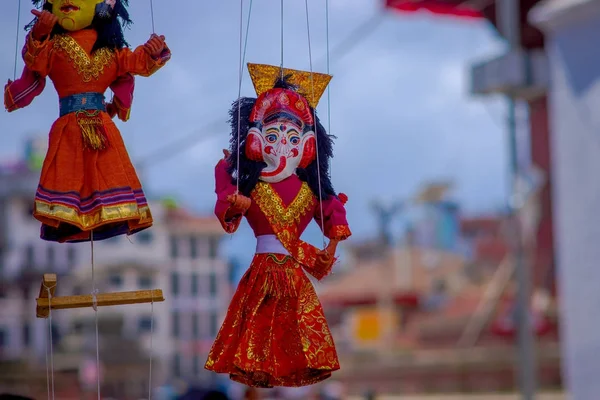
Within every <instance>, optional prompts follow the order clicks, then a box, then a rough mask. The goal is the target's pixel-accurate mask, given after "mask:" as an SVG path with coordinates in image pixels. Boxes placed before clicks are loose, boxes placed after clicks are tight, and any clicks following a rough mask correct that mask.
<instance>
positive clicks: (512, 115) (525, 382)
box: [496, 0, 537, 400]
mask: <svg viewBox="0 0 600 400" xmlns="http://www.w3.org/2000/svg"><path fill="white" fill-rule="evenodd" d="M520 6H521V4H520V0H496V23H497V26H498V28H499V30H500V32H501V33H502V34H503V35H504V37H505V38H506V40H507V41H508V44H509V51H511V52H519V51H520V50H521V18H520V14H521V9H520ZM522 68H525V66H524V65H523V66H522ZM507 125H508V134H509V146H510V147H509V151H510V166H511V178H512V179H511V194H512V196H511V199H510V208H511V226H512V228H513V229H512V232H511V234H512V236H513V240H514V246H513V251H514V262H515V269H516V277H517V333H518V355H519V362H518V367H519V383H520V386H521V395H522V398H523V400H533V399H534V398H535V392H536V386H537V384H536V362H535V348H534V346H535V341H534V337H533V334H534V333H533V325H532V323H531V318H530V312H529V311H530V301H529V299H530V295H531V287H530V286H531V282H530V280H531V277H530V271H529V266H528V265H527V264H526V263H525V257H524V246H523V237H522V233H521V227H520V223H519V218H518V214H519V208H520V207H521V203H522V200H523V199H522V198H521V197H522V195H523V194H522V193H517V191H516V188H515V183H516V180H517V177H518V176H519V162H518V143H517V124H516V102H515V96H514V95H513V94H509V95H508V118H507Z"/></svg>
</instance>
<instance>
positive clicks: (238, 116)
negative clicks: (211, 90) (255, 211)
mask: <svg viewBox="0 0 600 400" xmlns="http://www.w3.org/2000/svg"><path fill="white" fill-rule="evenodd" d="M243 25H244V0H240V65H239V71H238V97H237V102H238V110H237V143H238V148H237V151H236V152H235V153H236V157H237V164H236V169H237V173H236V175H237V177H236V180H235V193H236V194H237V193H239V191H240V129H241V127H240V118H241V114H242V102H241V98H240V97H241V96H242V72H243V70H244V64H243V61H242V57H243V50H242V36H243V30H244V26H243Z"/></svg>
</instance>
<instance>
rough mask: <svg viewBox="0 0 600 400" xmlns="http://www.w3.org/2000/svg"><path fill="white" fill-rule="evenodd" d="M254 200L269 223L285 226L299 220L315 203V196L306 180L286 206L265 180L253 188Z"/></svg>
mask: <svg viewBox="0 0 600 400" xmlns="http://www.w3.org/2000/svg"><path fill="white" fill-rule="evenodd" d="M253 194H254V196H253V197H254V200H255V201H256V203H257V204H258V206H259V207H260V209H261V211H262V212H263V213H264V214H265V216H266V217H267V220H268V221H270V222H271V223H275V224H277V225H278V226H279V227H281V228H283V227H287V226H291V225H294V224H296V223H299V222H300V219H301V218H302V216H304V215H305V214H306V213H307V212H308V211H310V210H311V209H312V208H313V207H314V205H315V202H316V200H315V196H314V195H313V192H312V191H311V190H310V188H309V187H308V184H307V183H306V182H302V186H301V187H300V191H299V192H298V194H297V195H296V197H295V198H294V201H292V202H291V203H290V204H289V205H288V206H287V207H286V206H285V205H284V204H283V200H281V197H279V194H277V192H276V191H275V190H274V189H273V188H272V187H271V185H270V184H269V183H267V182H258V183H257V184H256V187H255V188H254V190H253Z"/></svg>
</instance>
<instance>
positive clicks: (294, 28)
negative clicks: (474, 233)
mask: <svg viewBox="0 0 600 400" xmlns="http://www.w3.org/2000/svg"><path fill="white" fill-rule="evenodd" d="M3 3H6V4H3V7H2V13H0V30H1V31H2V35H3V36H2V37H3V38H4V39H3V40H2V42H1V43H0V54H2V56H0V57H1V58H0V75H1V76H3V77H4V78H3V79H8V78H12V76H13V63H14V56H13V54H14V48H15V29H16V22H17V21H16V18H17V3H18V1H17V0H10V1H9V0H4V1H3ZM131 3H132V4H131V6H130V13H131V16H132V18H133V20H134V25H133V26H132V27H131V29H130V30H129V31H127V32H126V34H127V39H128V41H129V42H130V43H131V45H132V46H137V45H138V44H141V43H143V42H145V40H147V38H148V37H149V35H150V33H151V31H152V28H151V26H152V24H151V18H150V15H151V14H150V2H149V1H148V0H136V1H131ZM380 3H381V2H380V1H378V0H330V1H329V4H330V13H329V14H330V21H329V32H330V34H329V40H330V47H331V49H333V48H335V47H336V46H337V45H338V44H339V43H340V42H341V41H343V40H344V38H346V37H347V35H348V34H350V33H351V32H352V31H353V30H354V29H355V28H356V27H357V26H359V25H360V24H362V23H363V22H364V21H366V20H368V19H370V18H371V17H372V15H373V14H375V13H376V12H379V11H380V10H379V8H380ZM245 4H246V8H245V13H244V20H246V18H247V10H248V7H247V4H248V1H245ZM239 6H240V3H239V1H237V0H236V1H233V0H221V1H192V0H181V1H177V2H173V1H166V0H154V14H155V26H156V31H157V33H160V34H164V35H165V36H166V38H167V42H168V44H169V46H170V48H171V50H172V52H173V57H172V59H171V61H170V62H169V64H168V65H167V66H166V67H165V68H164V69H163V70H161V71H159V72H158V73H157V74H155V75H154V76H152V77H150V78H138V79H137V81H136V92H135V100H134V105H133V110H132V114H131V119H130V121H128V122H127V123H122V122H120V121H119V122H118V125H119V128H120V129H121V132H122V134H123V137H124V140H125V143H126V145H127V146H128V150H129V152H130V155H131V157H132V158H133V159H134V160H138V161H139V160H142V159H144V158H145V156H146V155H148V154H152V153H154V152H156V151H157V150H160V149H161V147H163V146H167V145H169V144H171V143H173V141H176V140H177V139H178V138H182V137H185V136H187V135H190V134H192V133H193V132H194V131H198V137H199V140H198V142H197V143H196V144H195V145H193V146H188V147H187V148H186V149H185V150H184V151H182V152H181V153H179V154H177V156H175V157H172V158H168V159H164V160H161V162H156V163H149V164H148V165H147V167H146V168H144V170H143V174H142V178H143V183H144V187H145V189H146V191H147V193H148V194H149V195H151V196H152V195H154V196H160V195H172V196H174V197H176V198H178V199H179V200H180V202H182V203H183V204H185V205H187V206H189V207H191V208H193V209H195V210H198V211H204V212H212V207H213V204H214V200H215V195H214V192H213V188H214V186H213V185H214V183H213V179H214V176H213V168H214V165H215V163H216V162H217V161H218V159H219V158H220V157H221V155H222V153H221V149H222V148H224V147H227V144H228V139H229V132H228V126H227V124H226V121H227V111H228V109H229V107H230V104H231V102H232V101H233V100H235V98H236V96H237V92H238V57H239ZM30 9H31V7H30V2H28V1H23V2H22V9H21V25H24V24H25V23H26V22H28V21H29V20H30V16H31V14H30ZM309 12H310V14H309V20H310V34H311V45H312V58H313V67H314V70H315V71H320V72H326V63H325V62H324V60H325V54H326V34H325V32H326V30H325V26H326V24H325V23H326V18H325V0H309ZM280 24H281V19H280V8H279V1H276V0H255V1H254V3H253V7H252V14H251V20H250V32H249V39H248V47H247V55H246V61H247V62H255V63H267V64H275V65H278V64H279V63H280V53H281V48H280V26H281V25H280ZM284 32H285V34H284V64H285V66H287V67H290V68H294V69H305V70H308V69H309V52H308V39H307V26H306V14H305V4H304V1H289V0H288V1H286V4H285V15H284ZM23 38H24V31H23V30H22V29H20V30H19V48H20V47H21V46H22V43H23ZM502 51H503V47H502V43H501V42H500V41H499V39H498V38H497V36H496V34H495V32H494V31H493V30H492V29H491V27H490V26H489V25H488V24H487V23H485V22H478V21H465V20H457V19H453V18H447V17H434V16H430V15H428V14H412V15H406V14H404V15H401V14H397V13H394V12H389V13H388V14H387V15H386V16H384V17H383V19H382V22H381V24H380V25H379V26H378V27H377V28H376V29H375V30H374V31H373V32H372V33H370V34H369V36H368V37H366V38H364V40H361V41H360V42H359V43H356V45H355V46H354V47H352V49H351V51H349V52H347V53H346V54H345V55H344V56H343V57H342V58H335V57H334V55H333V54H332V59H331V73H332V75H334V78H333V80H332V83H331V85H330V89H331V131H332V132H331V133H333V134H335V135H336V136H337V137H338V140H337V142H336V144H335V159H334V161H333V169H332V175H333V183H334V186H335V188H336V190H338V191H341V192H345V193H346V194H348V196H349V198H350V200H349V202H348V204H347V209H348V216H349V220H350V223H351V226H352V228H353V231H354V233H355V237H356V238H357V239H359V238H361V237H366V236H368V235H370V234H372V233H373V232H374V231H375V222H374V220H373V217H372V215H371V213H370V211H369V210H368V208H367V207H368V203H369V201H371V200H372V199H374V198H379V199H382V200H384V201H391V200H392V199H394V198H403V197H406V196H409V195H410V194H413V193H414V192H415V191H416V190H417V189H418V188H419V186H420V185H421V184H423V183H424V182H425V181H427V180H439V179H451V180H453V181H454V183H455V187H456V191H455V193H456V197H457V198H458V199H459V200H460V201H461V204H462V207H463V208H464V210H465V211H466V212H469V213H472V212H482V211H486V210H490V209H497V208H499V207H501V206H502V204H503V202H504V198H505V193H506V187H507V178H506V169H507V163H506V160H507V151H506V140H505V137H506V135H505V131H504V127H503V125H502V124H503V121H502V119H503V118H504V115H505V107H504V105H503V102H502V100H501V99H490V98H474V97H473V96H471V95H470V94H469V68H470V65H471V64H472V63H473V62H477V61H480V60H483V59H485V58H488V57H491V56H494V55H497V54H499V53H500V52H502ZM22 65H23V62H22V60H21V59H20V58H19V60H18V74H20V69H21V68H22ZM243 79H244V83H243V86H242V95H250V96H254V95H255V93H254V91H253V88H252V86H251V82H250V79H249V77H248V75H247V71H246V70H244V77H243ZM57 110H58V101H57V96H56V93H55V91H54V89H53V87H52V85H50V84H49V85H48V86H47V87H46V90H45V92H44V93H43V94H42V95H41V96H40V97H39V98H38V99H36V101H35V102H34V103H33V104H32V105H31V106H30V107H29V108H28V109H25V110H19V111H17V112H14V113H10V114H9V113H6V112H3V113H0V127H1V128H2V129H1V131H2V135H0V157H2V158H8V157H15V156H16V155H17V154H18V153H19V152H20V151H21V147H22V142H21V141H22V140H23V139H24V138H25V137H27V135H32V134H33V135H47V132H48V131H49V128H50V126H51V124H52V122H53V121H54V120H55V119H56V117H57ZM318 112H319V114H320V117H321V118H322V120H323V122H324V123H325V125H326V126H327V101H326V95H325V96H324V97H323V100H322V101H321V104H320V105H319V108H318ZM219 119H220V120H221V121H222V125H221V126H220V127H218V126H217V127H216V128H215V127H213V128H212V129H211V130H202V127H203V126H205V125H207V124H210V123H212V122H213V121H215V120H219ZM202 138H203V139H202ZM157 161H158V160H157ZM139 172H140V173H142V171H139ZM32 196H33V193H32ZM312 232H313V233H314V231H312ZM310 236H311V237H316V238H317V242H318V237H319V236H318V235H316V236H315V235H314V234H311V235H310ZM251 242H252V237H251V235H250V232H249V230H248V229H242V230H241V232H240V235H235V237H234V238H233V239H232V241H231V242H228V243H230V245H231V246H233V247H238V244H240V245H242V244H244V245H243V246H242V247H244V248H246V247H247V246H248V245H249V244H250V243H251ZM315 244H316V243H315ZM243 252H247V251H246V250H244V251H243Z"/></svg>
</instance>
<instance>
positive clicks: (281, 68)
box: [279, 0, 283, 79]
mask: <svg viewBox="0 0 600 400" xmlns="http://www.w3.org/2000/svg"><path fill="white" fill-rule="evenodd" d="M279 70H280V72H281V79H283V0H281V67H280V69H279Z"/></svg>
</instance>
